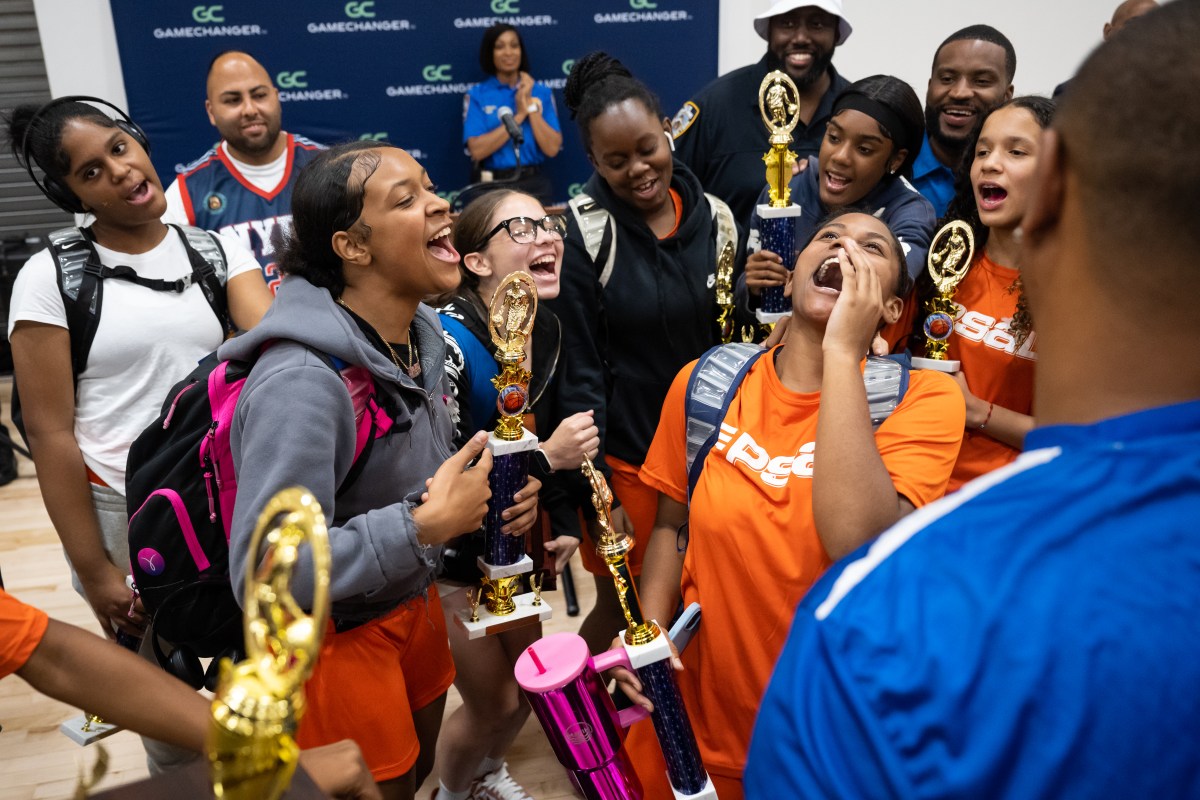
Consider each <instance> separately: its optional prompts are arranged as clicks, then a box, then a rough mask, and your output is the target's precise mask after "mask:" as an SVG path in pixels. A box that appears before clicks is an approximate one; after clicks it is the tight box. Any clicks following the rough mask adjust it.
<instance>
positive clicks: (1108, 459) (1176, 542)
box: [745, 0, 1200, 799]
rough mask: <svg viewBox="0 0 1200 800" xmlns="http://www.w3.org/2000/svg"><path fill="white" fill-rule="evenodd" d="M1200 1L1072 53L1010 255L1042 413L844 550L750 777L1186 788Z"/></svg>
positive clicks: (783, 660)
mask: <svg viewBox="0 0 1200 800" xmlns="http://www.w3.org/2000/svg"><path fill="white" fill-rule="evenodd" d="M1197 41H1200V3H1196V2H1190V0H1183V2H1174V3H1168V4H1165V5H1164V6H1163V7H1162V8H1160V9H1158V10H1155V11H1152V12H1150V13H1149V14H1147V15H1145V16H1144V17H1143V18H1141V19H1139V21H1138V24H1136V25H1131V26H1129V27H1128V28H1127V29H1126V30H1125V31H1123V32H1122V33H1121V35H1120V36H1116V37H1113V38H1112V40H1110V41H1109V42H1107V43H1105V44H1104V45H1102V46H1101V47H1100V48H1099V49H1098V50H1097V51H1096V52H1095V53H1093V54H1092V56H1091V57H1090V58H1089V59H1088V60H1087V62H1086V63H1085V64H1084V66H1083V67H1082V69H1081V70H1080V72H1079V74H1078V76H1077V77H1076V78H1075V80H1074V82H1073V83H1072V85H1071V91H1070V92H1069V93H1068V94H1067V95H1066V97H1065V98H1064V101H1063V104H1062V106H1061V108H1060V109H1059V112H1058V114H1057V116H1056V118H1055V121H1054V124H1053V126H1052V128H1051V129H1050V130H1048V131H1047V132H1046V133H1045V134H1044V136H1043V139H1042V143H1041V152H1042V155H1041V156H1040V163H1039V166H1038V171H1039V180H1038V182H1037V185H1036V186H1035V187H1034V188H1033V190H1032V197H1031V199H1030V207H1029V211H1028V213H1027V214H1026V216H1025V219H1024V221H1023V230H1024V252H1023V257H1022V267H1021V274H1022V279H1023V281H1024V283H1025V288H1026V291H1027V293H1028V298H1029V303H1030V307H1031V309H1032V311H1033V314H1034V316H1035V318H1036V320H1037V322H1036V324H1037V327H1038V334H1039V341H1038V358H1039V361H1038V372H1037V379H1036V380H1037V382H1036V395H1035V396H1036V409H1037V419H1038V424H1039V425H1040V426H1041V427H1040V428H1038V429H1035V430H1034V431H1033V432H1032V433H1031V434H1030V435H1029V437H1028V439H1027V442H1026V448H1027V450H1026V452H1025V453H1024V454H1023V455H1022V456H1021V457H1020V458H1019V459H1018V460H1017V461H1015V462H1014V463H1012V464H1011V465H1009V466H1007V467H1005V468H1003V469H1001V470H998V471H997V472H994V473H991V474H990V475H986V476H984V477H982V478H980V479H978V480H976V481H975V482H973V483H970V484H968V485H967V486H966V487H964V488H963V489H962V490H960V491H959V492H958V493H956V494H954V495H951V496H949V497H947V498H946V499H944V500H943V501H941V502H939V503H935V504H932V505H929V506H927V507H925V508H924V509H921V510H920V511H918V512H917V513H914V514H912V515H910V516H909V517H907V518H905V519H904V520H903V521H902V522H901V523H900V524H898V525H896V526H895V527H893V528H891V529H890V530H888V531H887V532H885V533H884V534H882V535H881V536H880V537H879V539H877V540H876V541H875V542H874V543H873V544H871V545H868V546H867V547H865V548H862V549H860V550H859V551H858V552H857V553H856V554H854V555H852V556H851V557H850V558H849V559H847V560H846V561H844V562H842V563H841V564H839V565H837V566H835V568H834V569H833V570H832V571H831V572H830V573H829V574H827V575H826V577H825V578H823V579H822V580H821V582H820V583H818V584H817V586H815V587H814V588H813V590H812V591H811V592H810V594H809V596H808V597H807V598H806V599H805V600H804V602H803V603H802V604H801V606H800V609H799V611H798V612H797V615H796V618H795V621H794V622H793V627H792V630H791V633H790V635H789V640H788V643H787V645H786V647H785V649H784V652H783V654H782V656H781V657H780V660H779V662H778V664H777V665H776V668H775V673H774V675H773V677H772V679H771V684H770V686H769V688H768V689H767V692H766V695H765V697H764V699H763V703H762V708H761V710H760V713H759V717H758V721H757V723H756V727H755V730H754V734H753V738H752V741H751V747H750V756H749V761H748V764H747V767H746V774H745V785H746V789H747V792H746V795H747V797H748V798H772V799H774V798H779V797H789V798H790V797H797V798H803V797H905V798H935V797H937V798H948V797H971V798H981V797H982V798H988V797H1012V798H1033V797H1053V798H1094V797H1121V798H1126V797H1128V798H1145V797H1153V798H1164V797H1197V796H1200V725H1197V719H1198V718H1200V658H1197V654H1198V653H1200V623H1198V622H1197V618H1196V617H1197V609H1198V608H1200V535H1198V534H1197V530H1196V519H1197V517H1198V516H1200V359H1198V358H1196V352H1195V343H1196V340H1197V336H1198V335H1200V317H1198V316H1197V313H1196V309H1197V308H1198V307H1200V226H1197V225H1196V224H1195V206H1196V203H1197V198H1200V151H1197V149H1196V147H1195V141H1194V137H1195V130H1196V129H1197V126H1200V83H1197V82H1196V81H1194V80H1192V77H1191V76H1194V75H1196V74H1197V72H1198V71H1200V50H1198V49H1197V48H1196V46H1195V44H1196V42H1197Z"/></svg>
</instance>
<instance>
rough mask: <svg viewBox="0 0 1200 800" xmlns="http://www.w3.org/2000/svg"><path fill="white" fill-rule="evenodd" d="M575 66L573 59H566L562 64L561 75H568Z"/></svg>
mask: <svg viewBox="0 0 1200 800" xmlns="http://www.w3.org/2000/svg"><path fill="white" fill-rule="evenodd" d="M574 66H575V59H573V58H568V59H567V60H566V61H564V62H563V75H570V74H571V69H572V68H573V67H574Z"/></svg>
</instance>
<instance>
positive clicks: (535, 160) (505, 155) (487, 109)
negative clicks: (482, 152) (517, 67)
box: [463, 75, 562, 169]
mask: <svg viewBox="0 0 1200 800" xmlns="http://www.w3.org/2000/svg"><path fill="white" fill-rule="evenodd" d="M532 94H533V96H534V97H535V98H536V99H538V100H540V101H541V102H542V118H543V119H544V120H546V124H547V125H549V126H550V127H551V128H554V130H556V131H560V132H561V130H562V129H561V128H559V126H558V111H557V110H556V109H555V107H554V92H553V91H551V89H550V88H549V87H548V86H545V85H544V84H541V83H537V82H534V84H533V92H532ZM503 107H507V108H509V109H510V110H511V111H512V112H513V116H516V115H517V113H518V111H519V109H518V108H517V90H516V89H515V88H513V87H512V86H508V85H507V84H504V83H501V82H500V80H499V79H498V78H496V77H495V76H494V75H493V76H492V77H490V78H488V79H487V80H486V81H484V82H483V83H477V84H475V85H474V86H472V87H471V90H470V91H469V92H468V93H467V96H466V97H465V98H464V103H463V144H464V145H465V144H466V143H467V140H468V139H470V138H472V137H475V136H481V135H483V134H485V133H487V132H488V131H492V130H495V129H496V128H498V127H500V126H501V125H502V124H503V123H501V122H500V113H499V109H500V108H503ZM521 130H522V132H524V134H525V143H524V144H522V145H521V165H522V166H525V167H528V166H532V165H534V164H540V163H542V162H543V161H545V160H546V156H545V154H543V153H542V151H541V150H540V149H538V146H537V140H536V139H534V138H533V125H531V124H530V122H529V118H528V117H526V119H525V121H524V122H522V123H521ZM515 166H517V159H516V156H515V155H514V154H513V148H512V144H511V143H510V142H505V143H504V146H503V147H501V148H500V149H499V150H497V151H496V152H495V153H492V154H491V155H490V156H488V157H487V158H485V159H484V160H483V168H484V169H512V168H514V167H515Z"/></svg>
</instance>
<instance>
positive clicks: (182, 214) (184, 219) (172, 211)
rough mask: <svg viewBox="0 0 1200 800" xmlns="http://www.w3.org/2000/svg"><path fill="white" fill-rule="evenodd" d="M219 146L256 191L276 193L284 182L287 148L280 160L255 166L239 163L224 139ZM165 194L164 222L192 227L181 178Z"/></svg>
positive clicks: (284, 135)
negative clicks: (165, 211)
mask: <svg viewBox="0 0 1200 800" xmlns="http://www.w3.org/2000/svg"><path fill="white" fill-rule="evenodd" d="M279 135H280V136H283V137H284V138H286V137H287V134H286V133H283V132H282V131H281V132H280V134H279ZM217 146H218V147H220V148H221V151H222V152H223V153H224V154H225V157H226V158H228V159H229V163H231V164H233V166H234V167H236V168H237V171H238V172H240V173H241V175H242V177H243V178H245V179H246V180H247V181H248V182H249V183H251V184H252V185H253V186H254V187H255V188H256V189H261V190H262V191H264V192H268V193H269V192H272V191H274V190H275V187H277V186H279V184H280V182H281V181H282V180H283V173H284V172H285V171H286V170H287V161H288V150H287V148H284V151H283V152H282V153H281V154H280V156H279V158H277V159H275V160H274V161H272V162H271V163H270V164H263V165H262V166H256V165H254V164H246V163H245V162H242V161H238V160H237V159H236V158H234V157H233V156H232V155H230V153H229V145H228V144H226V143H225V140H223V139H222V140H221V143H220V144H219V145H217ZM165 194H166V197H167V213H166V214H163V222H174V223H176V224H178V225H190V224H191V223H190V222H189V221H188V216H187V211H185V210H184V208H183V195H182V193H181V192H180V191H179V178H176V179H175V180H173V181H171V185H170V186H168V187H167V191H166V193H165Z"/></svg>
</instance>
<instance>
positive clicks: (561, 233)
mask: <svg viewBox="0 0 1200 800" xmlns="http://www.w3.org/2000/svg"><path fill="white" fill-rule="evenodd" d="M538 228H541V229H542V230H544V231H545V232H546V233H548V234H550V238H552V239H565V238H567V218H566V217H564V216H563V215H562V214H547V215H546V216H544V217H542V218H541V219H534V218H533V217H513V218H511V219H506V220H503V221H501V222H500V224H498V225H497V226H496V227H494V228H492V229H491V230H490V231H488V235H487V236H485V237H483V241H484V244H486V243H488V242H490V241H491V240H492V237H493V236H495V235H496V234H497V233H499V232H500V231H501V230H504V231H506V232H507V233H508V237H509V238H510V239H512V240H513V241H514V242H516V243H517V244H530V243H531V242H533V240H534V239H536V238H537V229H538Z"/></svg>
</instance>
